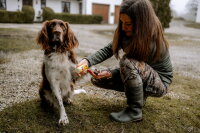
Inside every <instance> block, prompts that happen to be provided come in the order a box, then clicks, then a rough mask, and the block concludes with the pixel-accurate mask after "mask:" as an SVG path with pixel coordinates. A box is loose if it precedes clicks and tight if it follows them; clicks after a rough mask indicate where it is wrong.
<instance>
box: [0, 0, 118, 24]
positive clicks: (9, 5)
mask: <svg viewBox="0 0 200 133" xmlns="http://www.w3.org/2000/svg"><path fill="white" fill-rule="evenodd" d="M121 2H122V0H0V9H1V10H2V9H3V10H7V11H18V10H19V11H20V10H21V9H22V6H23V5H29V6H32V7H33V8H34V10H35V19H34V20H35V21H40V20H41V14H42V8H43V7H50V8H52V9H53V10H54V11H55V12H56V13H62V12H66V13H70V14H86V15H92V14H93V15H101V16H102V17H103V23H109V24H114V23H117V20H118V12H119V6H120V4H121Z"/></svg>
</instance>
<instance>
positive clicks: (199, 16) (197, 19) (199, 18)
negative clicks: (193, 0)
mask: <svg viewBox="0 0 200 133" xmlns="http://www.w3.org/2000/svg"><path fill="white" fill-rule="evenodd" d="M196 22H197V23H200V1H199V5H198V10H197V17H196Z"/></svg>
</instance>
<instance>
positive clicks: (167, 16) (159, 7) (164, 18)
mask: <svg viewBox="0 0 200 133" xmlns="http://www.w3.org/2000/svg"><path fill="white" fill-rule="evenodd" d="M150 1H151V2H152V5H153V7H154V10H155V13H156V14H157V16H158V18H159V19H160V21H161V23H162V26H163V27H164V28H167V27H169V23H170V21H171V19H172V15H171V10H170V6H169V3H170V0H150Z"/></svg>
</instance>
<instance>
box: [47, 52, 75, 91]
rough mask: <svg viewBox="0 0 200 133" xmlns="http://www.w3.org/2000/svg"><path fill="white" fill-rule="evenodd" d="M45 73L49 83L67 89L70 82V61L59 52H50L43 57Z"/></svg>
mask: <svg viewBox="0 0 200 133" xmlns="http://www.w3.org/2000/svg"><path fill="white" fill-rule="evenodd" d="M44 65H45V75H46V77H47V79H48V81H49V82H50V84H51V83H52V84H57V85H58V87H59V88H60V89H68V87H70V82H71V72H70V67H71V62H70V61H69V59H68V56H66V55H65V54H61V53H50V54H49V55H45V59H44ZM66 85H67V86H66Z"/></svg>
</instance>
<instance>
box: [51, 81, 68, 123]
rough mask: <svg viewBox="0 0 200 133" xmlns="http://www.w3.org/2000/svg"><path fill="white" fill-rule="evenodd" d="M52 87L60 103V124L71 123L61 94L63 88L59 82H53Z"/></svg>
mask: <svg viewBox="0 0 200 133" xmlns="http://www.w3.org/2000/svg"><path fill="white" fill-rule="evenodd" d="M51 88H52V92H53V94H54V95H55V97H56V99H57V100H58V104H59V110H60V120H59V124H61V125H67V124H68V123H69V120H68V117H67V114H66V112H65V108H64V105H63V99H62V96H61V90H60V88H59V84H55V82H54V84H52V85H51Z"/></svg>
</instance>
